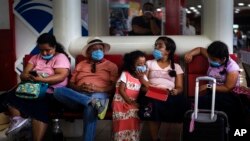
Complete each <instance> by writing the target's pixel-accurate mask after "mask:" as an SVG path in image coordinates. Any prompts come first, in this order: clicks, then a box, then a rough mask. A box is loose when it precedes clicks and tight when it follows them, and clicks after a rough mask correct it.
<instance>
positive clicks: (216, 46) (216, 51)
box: [207, 41, 229, 74]
mask: <svg viewBox="0 0 250 141" xmlns="http://www.w3.org/2000/svg"><path fill="white" fill-rule="evenodd" d="M207 53H208V55H209V56H211V57H215V58H218V59H221V60H222V59H224V58H226V61H225V63H224V69H223V70H222V71H221V72H220V74H225V73H226V67H227V62H228V60H229V52H228V47H227V45H226V44H225V43H223V42H221V41H214V42H213V43H211V44H210V45H209V46H208V48H207Z"/></svg>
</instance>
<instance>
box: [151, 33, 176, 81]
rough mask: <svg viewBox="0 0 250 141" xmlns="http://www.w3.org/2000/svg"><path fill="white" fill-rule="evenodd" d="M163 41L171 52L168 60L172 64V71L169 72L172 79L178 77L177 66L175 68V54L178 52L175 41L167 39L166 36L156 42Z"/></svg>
mask: <svg viewBox="0 0 250 141" xmlns="http://www.w3.org/2000/svg"><path fill="white" fill-rule="evenodd" d="M159 40H162V41H163V42H164V44H165V46H166V50H167V51H169V55H168V60H170V63H171V65H170V66H171V69H172V70H170V71H169V76H171V77H176V71H175V66H174V53H175V50H176V45H175V42H174V40H173V39H171V38H169V37H166V36H161V37H159V38H158V39H156V42H157V41H159Z"/></svg>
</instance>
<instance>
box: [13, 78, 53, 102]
mask: <svg viewBox="0 0 250 141" xmlns="http://www.w3.org/2000/svg"><path fill="white" fill-rule="evenodd" d="M47 89H48V84H47V83H42V82H30V81H29V82H21V83H20V84H18V86H17V89H16V96H17V97H20V98H24V99H40V98H43V97H44V96H45V94H46V91H47Z"/></svg>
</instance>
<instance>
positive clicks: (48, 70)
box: [1, 33, 70, 141]
mask: <svg viewBox="0 0 250 141" xmlns="http://www.w3.org/2000/svg"><path fill="white" fill-rule="evenodd" d="M37 45H38V48H39V50H40V53H39V54H37V55H34V56H32V58H31V59H30V60H29V62H28V64H27V65H26V66H25V68H24V71H23V72H22V74H21V75H20V78H21V80H22V81H23V82H25V81H34V82H43V83H47V84H49V88H48V89H47V91H46V96H45V97H44V98H43V99H24V98H19V97H17V96H16V95H15V90H12V91H10V92H8V93H7V95H6V97H5V99H4V100H3V102H1V104H2V105H3V106H5V107H6V110H7V111H8V112H9V114H10V121H11V123H10V127H9V129H8V130H7V131H6V135H9V134H14V133H17V132H18V131H20V130H21V129H22V128H23V127H24V126H25V125H27V124H28V123H29V121H30V120H29V119H28V118H24V117H22V115H26V116H27V117H29V118H31V119H32V132H33V141H41V140H43V136H44V134H45V131H46V128H47V126H48V122H49V118H48V111H49V99H51V98H53V96H52V93H53V91H54V89H55V88H57V87H63V86H66V85H67V82H68V75H69V70H70V62H69V59H68V57H67V54H66V53H65V52H64V50H63V48H62V46H61V45H60V44H58V43H57V42H56V38H55V36H54V35H51V34H49V33H44V34H42V35H40V36H39V37H38V39H37ZM1 101H2V100H1ZM3 103H4V104H3Z"/></svg>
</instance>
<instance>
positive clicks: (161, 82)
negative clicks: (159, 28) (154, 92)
mask: <svg viewBox="0 0 250 141" xmlns="http://www.w3.org/2000/svg"><path fill="white" fill-rule="evenodd" d="M175 50H176V45H175V42H174V41H173V40H172V39H171V38H168V37H165V36H161V37H159V38H158V39H157V40H156V41H155V47H154V51H153V56H154V58H155V59H154V60H148V61H147V63H146V64H147V67H148V71H147V77H148V80H149V81H148V83H147V84H146V87H148V86H151V87H157V88H158V89H164V90H166V91H169V95H168V99H167V100H166V101H160V100H156V99H153V98H148V97H144V98H143V99H142V100H141V101H142V102H140V103H141V107H142V108H140V112H139V114H140V117H141V118H142V119H144V120H149V128H150V133H151V138H152V140H153V141H157V140H159V137H158V135H159V134H158V132H159V129H160V126H161V122H181V121H182V119H183V116H184V112H185V106H186V102H185V99H184V96H183V95H182V92H183V70H182V69H181V67H180V65H179V64H176V63H174V53H175Z"/></svg>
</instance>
